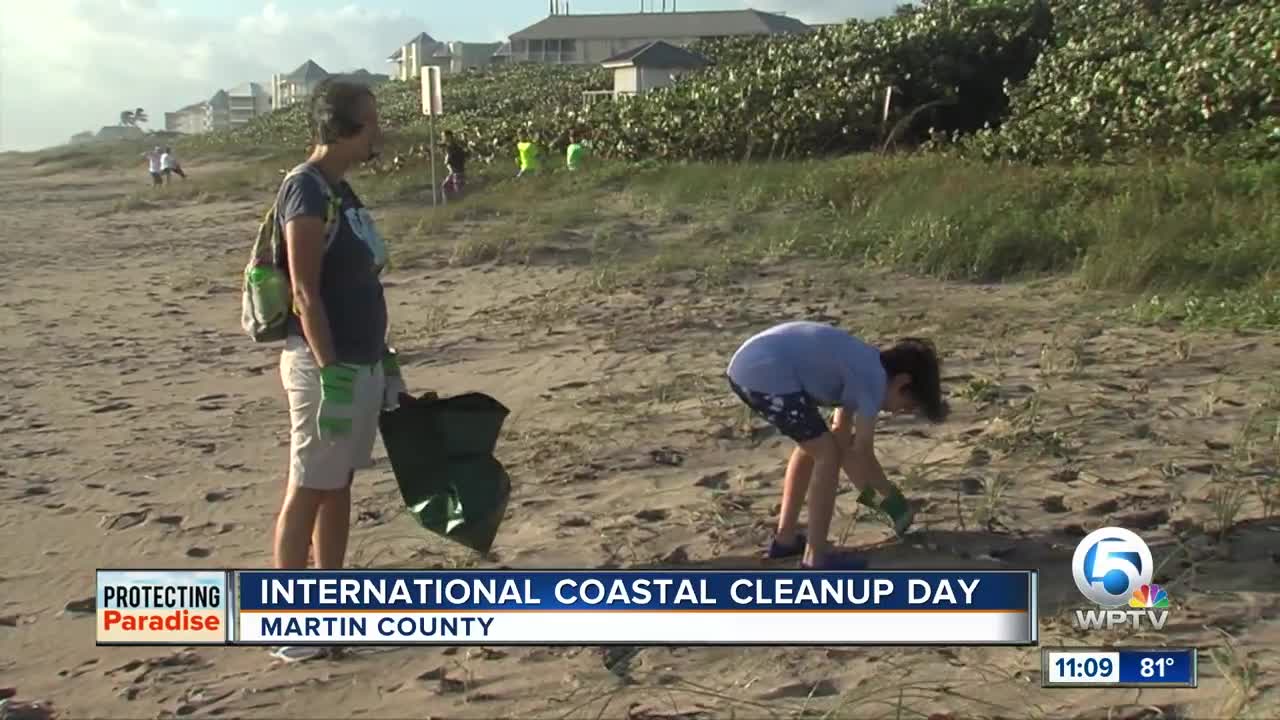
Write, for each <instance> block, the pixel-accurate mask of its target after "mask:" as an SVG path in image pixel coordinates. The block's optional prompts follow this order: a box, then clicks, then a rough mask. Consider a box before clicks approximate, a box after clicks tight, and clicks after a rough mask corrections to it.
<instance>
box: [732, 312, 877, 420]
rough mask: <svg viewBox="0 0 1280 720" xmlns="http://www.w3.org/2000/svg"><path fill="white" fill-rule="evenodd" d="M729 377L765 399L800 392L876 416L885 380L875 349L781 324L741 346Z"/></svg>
mask: <svg viewBox="0 0 1280 720" xmlns="http://www.w3.org/2000/svg"><path fill="white" fill-rule="evenodd" d="M728 374H729V378H730V379H732V380H733V381H734V382H735V383H737V384H738V385H739V386H741V387H743V388H745V389H747V390H755V391H756V392H761V393H765V394H768V395H785V394H787V393H795V392H805V393H807V394H808V395H809V396H810V397H812V398H813V399H814V400H815V401H817V402H818V403H819V404H820V405H823V406H826V407H837V406H839V407H843V408H845V409H846V410H848V411H851V412H853V413H854V414H855V415H859V416H862V417H870V418H874V417H876V416H877V415H878V414H879V412H880V409H881V407H883V405H884V396H885V392H886V390H887V389H888V382H889V379H888V376H887V375H886V373H885V371H884V366H883V365H881V364H880V350H879V349H877V348H875V347H873V346H871V345H869V344H867V343H865V342H863V341H862V340H859V339H858V338H856V337H854V336H852V335H850V334H849V333H847V332H845V331H843V330H841V329H840V328H837V327H833V326H831V325H826V324H824V323H818V322H809V321H797V322H789V323H783V324H782V325H778V326H776V327H773V328H770V329H768V330H765V331H764V332H762V333H759V334H757V335H755V336H754V337H752V338H750V339H749V340H747V341H746V342H745V343H743V344H742V347H740V348H738V351H737V352H736V353H734V355H733V359H732V360H730V361H729V368H728Z"/></svg>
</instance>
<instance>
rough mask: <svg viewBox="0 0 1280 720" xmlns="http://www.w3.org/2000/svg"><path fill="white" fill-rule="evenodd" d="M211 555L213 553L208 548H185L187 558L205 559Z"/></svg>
mask: <svg viewBox="0 0 1280 720" xmlns="http://www.w3.org/2000/svg"><path fill="white" fill-rule="evenodd" d="M212 554H213V551H212V550H210V549H208V548H202V547H193V548H187V557H189V558H207V557H209V556H210V555H212Z"/></svg>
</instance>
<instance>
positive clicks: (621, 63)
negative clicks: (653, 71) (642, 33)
mask: <svg viewBox="0 0 1280 720" xmlns="http://www.w3.org/2000/svg"><path fill="white" fill-rule="evenodd" d="M710 64H711V63H710V61H708V60H707V59H706V58H704V57H702V56H701V55H699V54H698V53H696V52H692V51H690V50H685V49H684V48H682V47H676V46H675V45H672V44H671V43H669V42H665V41H663V40H657V41H654V42H651V43H645V44H644V45H641V46H640V47H634V48H631V49H630V50H626V51H623V52H620V53H618V54H617V55H614V56H613V57H611V58H609V59H607V60H605V61H604V62H603V63H601V65H604V66H605V67H607V68H612V67H650V68H700V67H706V66H707V65H710Z"/></svg>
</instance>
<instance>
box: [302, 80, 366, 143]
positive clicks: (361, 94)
mask: <svg viewBox="0 0 1280 720" xmlns="http://www.w3.org/2000/svg"><path fill="white" fill-rule="evenodd" d="M372 97H373V91H372V90H370V89H369V87H368V86H366V85H361V84H359V83H353V82H346V81H342V80H325V81H324V82H322V83H320V86H319V87H317V88H316V90H315V92H314V93H312V96H311V136H312V139H313V140H315V142H316V144H318V145H332V144H333V143H336V142H338V141H339V140H342V139H344V138H349V137H353V136H355V135H359V134H360V131H361V130H363V129H364V123H362V122H360V104H361V103H362V102H363V101H364V99H365V98H372Z"/></svg>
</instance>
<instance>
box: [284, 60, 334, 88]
mask: <svg viewBox="0 0 1280 720" xmlns="http://www.w3.org/2000/svg"><path fill="white" fill-rule="evenodd" d="M327 77H329V71H328V70H325V69H324V68H322V67H320V66H319V65H317V64H316V62H315V61H314V60H308V61H306V62H304V63H302V64H301V65H299V66H298V69H296V70H294V71H293V72H291V73H289V74H288V75H285V78H286V79H288V80H291V81H293V82H296V83H302V84H304V85H313V84H315V83H318V82H320V81H321V80H324V79H325V78H327Z"/></svg>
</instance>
